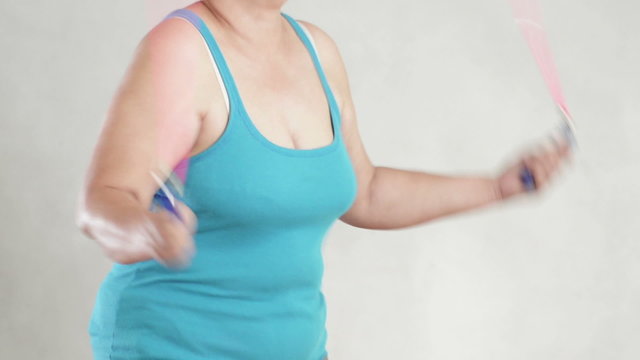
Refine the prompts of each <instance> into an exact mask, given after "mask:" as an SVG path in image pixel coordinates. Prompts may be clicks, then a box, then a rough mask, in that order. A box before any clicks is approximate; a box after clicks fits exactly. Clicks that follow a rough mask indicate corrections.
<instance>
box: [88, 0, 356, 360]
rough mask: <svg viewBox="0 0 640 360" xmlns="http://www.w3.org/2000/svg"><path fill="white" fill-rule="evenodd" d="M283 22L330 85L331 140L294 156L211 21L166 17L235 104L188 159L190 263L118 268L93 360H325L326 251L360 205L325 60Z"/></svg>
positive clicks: (185, 14)
mask: <svg viewBox="0 0 640 360" xmlns="http://www.w3.org/2000/svg"><path fill="white" fill-rule="evenodd" d="M282 16H284V17H285V18H286V19H287V21H288V22H289V23H290V24H291V26H292V27H293V29H294V30H295V31H296V33H297V34H298V37H299V38H300V40H301V41H302V42H303V43H304V45H305V47H306V48H307V50H308V51H309V54H310V56H311V58H312V60H313V63H314V65H315V68H316V70H317V73H318V76H319V79H320V81H321V82H322V86H323V88H324V91H325V95H326V98H327V100H328V104H329V108H330V113H331V124H332V127H333V135H334V136H333V141H332V142H331V144H330V145H327V146H323V147H319V148H314V149H292V148H288V147H282V146H279V145H277V144H275V143H272V142H271V141H269V140H268V139H267V138H265V137H264V136H263V135H262V134H261V133H260V132H259V131H258V129H257V128H256V127H255V126H254V124H253V123H252V121H251V119H250V118H249V116H248V114H247V111H246V109H245V107H244V105H243V103H242V99H241V97H240V95H239V94H238V90H237V88H236V84H235V82H234V80H233V77H232V75H231V72H230V70H229V67H228V66H227V63H226V61H225V59H224V57H223V55H222V53H221V51H220V48H219V47H218V44H217V43H216V40H215V39H214V36H213V35H212V34H211V32H210V31H209V29H208V28H207V26H206V25H205V23H204V22H203V21H202V19H200V18H199V17H198V16H197V15H196V14H195V13H194V12H192V11H189V10H187V9H180V10H176V11H174V12H172V13H171V14H169V15H168V16H167V18H168V17H182V18H184V19H186V20H188V21H190V22H191V23H192V24H193V25H194V26H195V27H196V28H197V29H198V30H199V31H200V33H201V34H202V36H203V37H204V39H205V40H206V43H207V45H208V47H209V49H210V51H211V54H212V57H213V59H214V60H215V63H216V64H217V66H218V69H219V72H220V75H221V77H222V80H223V82H224V86H225V87H226V92H227V95H228V97H229V104H230V109H229V120H228V124H227V127H226V128H225V130H224V133H223V134H222V136H221V137H220V138H219V139H218V140H217V141H216V142H215V143H214V144H213V145H212V146H210V147H209V148H207V149H206V150H205V151H203V152H201V153H199V154H197V155H196V156H193V157H191V158H190V159H189V161H190V163H189V173H188V175H187V180H186V183H185V193H184V196H183V200H184V201H185V203H186V204H187V205H188V206H189V207H191V209H193V211H194V212H195V213H196V215H197V216H198V229H197V232H196V234H195V237H194V239H195V242H196V249H197V253H196V255H195V257H194V258H193V260H192V265H191V266H190V267H189V268H187V269H183V270H172V269H167V268H165V267H163V266H162V265H161V264H159V263H158V262H156V261H155V260H149V261H144V262H139V263H136V264H131V265H122V264H117V263H115V264H114V265H113V268H112V269H111V271H110V272H109V274H108V275H107V277H106V278H105V279H104V281H103V283H102V285H101V287H100V290H99V292H98V295H97V298H96V302H95V307H94V311H93V315H92V317H91V321H90V324H89V334H90V336H91V342H92V346H93V351H94V355H95V359H97V360H105V359H111V360H125V359H126V360H133V359H136V360H142V359H145V360H150V359H175V360H178V359H179V360H205V359H207V360H210V359H220V360H251V359H269V360H322V359H324V357H325V356H327V351H326V348H325V345H326V340H327V331H326V328H325V320H326V308H325V300H324V296H323V293H322V291H321V285H322V276H323V272H324V264H323V259H322V253H321V250H322V244H323V240H324V238H325V235H326V234H327V232H328V230H329V228H330V227H331V226H332V224H333V223H334V222H335V221H336V220H337V218H338V217H340V216H341V215H342V214H344V213H345V212H346V211H347V210H348V209H349V208H350V207H351V205H352V204H353V202H354V201H355V197H356V192H357V183H356V177H355V173H354V169H353V167H352V163H351V161H350V158H349V156H348V153H347V151H346V148H345V145H344V143H343V138H342V134H341V131H340V121H341V120H340V111H339V108H338V106H337V104H336V101H335V99H334V96H333V94H332V92H331V89H330V87H329V84H328V82H327V79H326V78H325V74H324V72H323V70H322V66H321V65H320V62H319V60H318V57H317V54H316V52H315V50H314V48H313V46H312V44H311V42H310V40H309V38H308V37H307V36H306V34H305V32H304V31H303V30H302V28H301V27H300V24H298V23H297V22H296V21H295V20H294V19H293V18H291V17H290V16H289V15H286V14H284V13H282ZM327 121H329V119H327Z"/></svg>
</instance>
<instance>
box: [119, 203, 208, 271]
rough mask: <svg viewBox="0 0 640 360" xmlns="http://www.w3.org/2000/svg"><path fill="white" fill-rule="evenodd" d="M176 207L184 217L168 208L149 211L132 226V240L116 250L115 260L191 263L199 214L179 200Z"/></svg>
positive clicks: (174, 264)
mask: <svg viewBox="0 0 640 360" xmlns="http://www.w3.org/2000/svg"><path fill="white" fill-rule="evenodd" d="M176 210H177V211H178V213H179V214H180V217H181V218H182V219H183V220H182V221H181V220H180V219H178V218H177V217H176V216H175V215H174V214H172V213H171V212H169V211H168V210H166V209H162V210H161V211H157V212H150V211H148V212H145V213H144V215H143V218H142V219H141V221H139V222H137V223H136V224H135V225H134V226H133V228H132V229H130V236H128V238H129V239H130V241H131V243H129V244H127V245H125V246H124V247H123V248H121V251H120V253H119V254H113V255H115V256H113V257H115V258H114V260H116V261H118V262H119V263H123V264H130V263H135V262H140V261H147V260H151V259H155V260H157V261H158V262H160V263H161V264H163V265H165V266H167V267H174V268H175V267H185V266H188V265H189V263H190V261H191V259H192V257H193V256H194V255H195V250H196V249H195V243H194V240H193V234H194V233H195V231H196V229H197V218H196V216H195V214H194V213H193V211H192V210H191V209H190V208H189V207H188V206H187V205H185V204H184V203H183V202H180V201H178V200H176ZM107 255H109V254H107Z"/></svg>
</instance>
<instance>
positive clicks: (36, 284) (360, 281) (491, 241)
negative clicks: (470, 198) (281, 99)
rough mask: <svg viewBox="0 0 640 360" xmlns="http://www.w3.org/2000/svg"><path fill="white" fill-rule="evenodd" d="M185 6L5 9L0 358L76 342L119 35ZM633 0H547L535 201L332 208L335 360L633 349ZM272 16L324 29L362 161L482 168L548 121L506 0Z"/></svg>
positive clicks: (95, 275)
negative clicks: (350, 101) (551, 170)
mask: <svg viewBox="0 0 640 360" xmlns="http://www.w3.org/2000/svg"><path fill="white" fill-rule="evenodd" d="M150 3H152V6H153V7H154V9H155V10H153V11H151V10H150V9H149V8H147V6H149V4H150ZM188 3H190V2H185V1H151V2H148V3H147V4H146V5H145V3H144V2H142V1H131V0H109V1H81V2H79V1H72V0H57V1H42V0H36V1H29V2H23V1H20V2H18V1H11V2H10V1H2V2H1V3H0V54H1V56H0V59H2V66H1V67H0V95H1V96H0V165H1V166H2V170H1V172H0V200H1V206H0V221H1V224H2V227H1V230H0V237H1V241H0V260H1V261H0V271H1V278H0V358H3V359H34V360H35V359H89V358H90V356H91V355H90V347H89V338H88V335H87V332H86V328H87V326H88V320H89V316H90V313H91V310H92V307H93V301H94V297H95V293H96V291H97V289H98V286H99V285H100V282H101V281H102V278H103V277H104V275H105V274H106V272H107V271H108V270H109V267H110V263H109V261H108V260H107V259H106V258H105V257H104V256H103V255H102V252H101V250H100V249H99V248H98V247H97V245H96V244H95V243H93V242H92V241H91V240H89V239H88V238H86V237H84V236H83V235H82V234H81V233H80V231H79V230H78V229H77V228H76V227H75V223H74V217H75V204H76V199H77V195H78V192H79V189H80V185H81V182H82V178H83V176H84V173H85V171H86V168H87V166H88V161H89V157H90V155H91V152H92V151H93V146H94V144H95V142H96V139H97V136H98V134H99V130H100V127H101V125H102V122H103V120H104V116H105V113H106V110H107V107H108V106H109V103H110V101H111V98H112V96H113V94H114V92H115V90H116V87H117V86H118V84H119V82H120V80H121V78H122V75H123V74H124V70H125V68H126V66H127V65H128V63H129V61H130V60H131V59H132V55H133V50H134V48H135V46H136V45H137V44H138V42H139V40H140V39H141V38H142V36H143V35H144V34H145V33H146V32H147V31H148V30H149V29H150V26H151V25H152V24H153V23H154V21H158V20H159V19H160V18H161V17H162V16H164V15H166V14H167V13H168V12H169V11H170V10H172V9H175V8H177V7H181V6H184V5H185V4H188ZM638 4H639V3H638V2H636V1H631V0H624V1H623V0H620V1H605V0H599V1H598V0H565V1H551V0H545V1H542V6H543V8H544V16H545V27H546V30H547V33H548V34H549V39H550V42H551V46H552V49H553V52H554V55H555V59H556V62H557V65H558V69H559V74H560V77H561V81H562V83H563V86H564V90H565V94H566V97H567V101H568V103H569V107H570V108H571V109H572V111H573V113H574V115H575V118H576V121H577V124H578V130H579V141H580V145H581V148H580V150H579V153H578V154H576V159H575V162H574V164H573V165H572V166H571V167H569V168H567V169H566V171H564V172H563V174H562V176H561V177H559V178H558V179H557V180H556V181H555V182H554V184H553V186H552V187H550V188H549V189H548V190H547V191H545V192H544V193H543V194H542V195H541V196H538V197H531V198H521V199H519V200H515V201H512V202H510V203H506V204H501V205H498V206H495V207H489V208H485V209H483V210H479V211H474V212H469V213H466V214H460V215H457V216H453V217H449V218H446V219H441V220H438V221H435V222H432V223H427V224H423V225H420V226H415V227H412V228H405V229H398V230H388V231H371V230H364V229H358V228H354V227H351V226H348V225H346V224H344V223H341V222H336V224H335V226H334V227H332V229H331V230H330V232H329V234H328V236H327V240H326V243H325V247H324V255H325V261H326V273H325V279H324V293H325V296H326V298H327V303H328V331H329V340H328V350H329V354H330V355H329V357H330V359H331V360H353V359H369V360H387V359H412V360H413V359H431V360H454V359H477V360H481V359H487V360H489V359H490V360H500V359H532V360H533V359H536V360H538V359H547V360H552V359H562V360H566V359H581V360H585V359H603V360H604V359H607V360H608V359H616V360H625V359H638V358H639V357H640V342H638V341H637V339H638V336H639V335H640V307H639V306H638V305H639V304H640V262H639V261H638V259H639V258H640V242H639V238H640V225H639V223H640V212H639V210H640V206H639V205H638V202H639V201H640V186H639V185H638V180H637V179H638V176H639V175H640V169H639V167H638V158H639V157H640V142H638V135H640V125H639V120H640V118H639V116H638V115H639V114H640V101H639V99H640V70H639V69H640V41H639V40H638V35H637V34H639V33H640V22H638V21H637V16H636V15H637V14H638V13H640V6H639V5H638ZM283 11H285V12H287V13H289V14H291V15H292V16H294V17H295V18H297V19H303V20H307V21H310V22H312V23H315V24H317V25H318V26H320V27H321V28H323V29H324V30H325V31H326V32H328V33H329V34H330V35H331V36H332V37H333V38H334V40H335V41H336V42H337V44H338V46H339V48H340V49H341V52H342V56H343V57H344V59H345V62H346V65H347V69H348V72H349V76H350V81H351V86H352V91H353V96H354V99H355V104H356V109H357V113H358V121H359V125H360V131H361V134H362V137H363V140H364V143H365V146H366V148H367V151H368V153H369V155H370V157H371V159H372V160H373V162H374V163H375V165H379V166H390V167H397V168H404V169H413V170H418V171H426V172H435V173H444V174H495V173H497V171H498V170H500V169H501V167H502V166H503V165H504V164H505V162H506V161H508V160H510V159H512V158H513V157H514V156H516V155H518V154H519V153H520V152H521V151H522V150H523V149H524V148H526V147H528V146H530V145H532V144H535V143H536V142H537V141H539V140H540V139H541V138H542V137H544V136H545V134H547V133H548V131H549V130H550V129H551V128H552V127H553V126H555V125H556V123H557V117H556V116H555V112H554V108H553V106H552V104H551V101H550V99H549V96H548V93H547V91H546V88H545V87H544V84H543V82H542V80H541V77H540V75H539V73H538V70H537V68H536V66H535V64H534V62H533V60H532V57H531V55H530V53H529V50H528V48H527V47H526V45H525V43H524V41H523V38H522V36H521V34H520V32H519V29H518V28H517V27H516V26H515V24H514V22H513V19H512V17H511V13H510V9H509V7H508V5H507V3H506V1H502V0H498V1H476V0H447V1H422V0H404V1H385V2H374V1H370V0H349V1H344V0H323V1H309V0H307V1H303V0H290V2H289V3H287V5H286V6H285V7H284V8H283ZM212 81H213V80H212Z"/></svg>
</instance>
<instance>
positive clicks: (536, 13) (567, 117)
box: [150, 0, 577, 220]
mask: <svg viewBox="0 0 640 360" xmlns="http://www.w3.org/2000/svg"><path fill="white" fill-rule="evenodd" d="M508 2H509V3H510V4H511V7H512V10H513V17H514V20H515V22H516V24H517V25H518V26H519V27H520V30H521V31H522V34H523V35H524V39H525V41H526V42H527V45H528V47H529V49H530V50H531V53H532V55H533V58H534V60H535V62H536V64H537V65H538V69H539V70H540V73H541V74H542V78H543V80H544V82H545V84H546V86H547V89H548V91H549V93H550V95H551V98H552V100H553V102H554V104H555V107H556V109H557V111H558V115H559V117H560V125H559V131H560V135H561V136H563V137H564V139H565V140H566V141H567V142H568V144H569V145H570V146H571V150H575V148H576V147H577V142H576V135H575V134H576V131H575V124H574V121H573V117H572V115H571V113H570V112H569V108H568V106H567V103H566V100H565V98H564V95H563V92H562V87H561V85H560V79H559V77H558V72H557V69H556V66H555V63H554V61H553V56H552V54H551V49H550V47H549V43H548V41H547V36H546V33H545V31H544V28H543V26H542V16H541V8H540V5H539V2H538V0H508ZM188 169H189V157H185V158H183V159H182V160H181V161H180V163H178V165H177V166H176V167H175V168H174V169H173V171H169V170H168V169H167V168H166V167H163V166H161V165H157V166H155V167H154V168H152V169H151V170H150V175H151V176H152V177H153V179H154V180H155V182H156V183H157V184H158V186H159V189H158V191H157V192H156V194H155V195H154V204H155V206H161V207H163V208H165V209H167V210H168V211H170V212H171V213H173V214H174V215H175V216H176V217H177V218H178V219H180V220H182V217H181V216H180V214H179V212H178V210H177V209H176V201H177V200H182V199H183V197H184V184H185V183H186V177H187V173H188ZM520 181H521V182H522V184H523V186H524V187H525V189H526V190H527V191H535V189H536V182H535V178H534V176H533V173H532V171H531V169H529V168H528V167H527V166H523V167H522V169H521V170H520Z"/></svg>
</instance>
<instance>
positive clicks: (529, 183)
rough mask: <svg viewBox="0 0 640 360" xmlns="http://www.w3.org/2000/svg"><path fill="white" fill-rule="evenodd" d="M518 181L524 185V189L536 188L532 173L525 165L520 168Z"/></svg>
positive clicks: (531, 189)
mask: <svg viewBox="0 0 640 360" xmlns="http://www.w3.org/2000/svg"><path fill="white" fill-rule="evenodd" d="M520 182H521V183H522V185H523V186H524V188H525V190H527V191H535V190H536V179H535V178H534V177H533V173H532V172H531V170H530V169H529V168H528V167H527V166H526V165H525V166H523V167H522V169H520Z"/></svg>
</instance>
